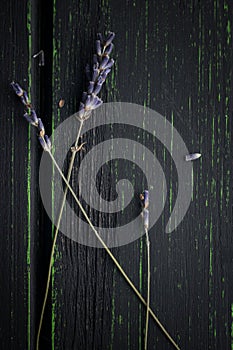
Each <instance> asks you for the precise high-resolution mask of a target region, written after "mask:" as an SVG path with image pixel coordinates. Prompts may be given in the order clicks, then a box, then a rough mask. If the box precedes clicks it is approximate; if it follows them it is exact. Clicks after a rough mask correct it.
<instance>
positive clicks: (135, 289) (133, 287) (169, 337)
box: [48, 151, 180, 350]
mask: <svg viewBox="0 0 233 350" xmlns="http://www.w3.org/2000/svg"><path fill="white" fill-rule="evenodd" d="M48 153H49V155H50V157H51V159H52V162H53V164H54V165H55V167H56V168H57V170H58V172H59V174H60V175H61V177H62V179H63V180H64V182H65V184H66V185H67V187H68V189H69V191H70V192H71V194H72V196H73V197H74V200H75V201H76V203H77V204H78V206H79V208H80V210H81V212H82V213H83V215H84V217H85V219H86V220H87V222H88V224H89V226H90V227H91V229H92V231H93V232H94V234H95V236H96V237H97V239H98V240H99V241H100V243H101V244H102V246H103V247H104V249H105V250H106V252H107V253H108V255H109V256H110V258H111V259H112V260H113V262H114V264H115V265H116V266H117V268H118V270H119V271H120V273H121V274H122V275H123V277H124V278H125V280H126V281H127V283H128V284H129V285H130V287H131V288H132V289H133V291H134V292H135V294H136V295H137V296H138V298H139V299H140V300H141V302H142V303H143V304H144V305H145V306H147V302H146V300H145V299H144V298H143V297H142V295H141V293H140V292H139V291H138V289H137V288H136V287H135V285H134V284H133V282H132V281H131V279H130V278H129V277H128V275H127V274H126V272H125V271H124V269H123V268H122V267H121V265H120V264H119V262H118V261H117V259H116V258H115V257H114V255H113V254H112V252H111V251H110V249H109V248H108V246H107V245H106V244H105V242H104V241H103V240H102V238H101V237H100V235H99V233H98V232H97V230H96V229H95V227H94V225H93V224H92V222H91V220H90V218H89V217H88V215H87V213H86V212H85V210H84V208H83V206H82V204H81V203H80V201H79V199H78V198H77V196H76V194H75V192H74V191H73V189H72V187H71V186H70V184H69V182H68V181H67V179H66V178H65V176H64V174H63V173H62V171H61V169H60V167H59V165H58V164H57V162H56V160H55V158H54V156H53V155H52V153H51V152H50V151H48ZM149 313H150V315H151V316H152V317H153V319H154V320H155V322H156V323H157V325H158V326H159V327H160V329H161V330H162V332H163V333H164V334H165V335H166V337H167V338H168V339H169V341H170V342H171V343H172V344H173V346H174V347H175V348H176V349H177V350H180V348H179V346H178V345H177V344H176V342H175V341H174V340H173V338H172V337H171V336H170V334H169V333H168V332H167V330H166V329H165V328H164V326H163V325H162V323H161V322H160V321H159V319H158V318H157V316H156V315H155V314H154V312H153V310H151V308H150V307H149Z"/></svg>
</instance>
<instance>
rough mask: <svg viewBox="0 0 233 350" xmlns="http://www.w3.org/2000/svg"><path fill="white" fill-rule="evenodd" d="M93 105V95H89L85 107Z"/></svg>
mask: <svg viewBox="0 0 233 350" xmlns="http://www.w3.org/2000/svg"><path fill="white" fill-rule="evenodd" d="M90 105H91V96H90V95H87V99H86V103H85V109H86V108H88V107H90Z"/></svg>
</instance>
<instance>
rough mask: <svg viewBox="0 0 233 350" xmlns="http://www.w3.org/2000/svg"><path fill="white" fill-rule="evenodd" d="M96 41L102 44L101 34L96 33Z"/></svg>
mask: <svg viewBox="0 0 233 350" xmlns="http://www.w3.org/2000/svg"><path fill="white" fill-rule="evenodd" d="M97 39H98V40H99V41H100V42H101V44H103V36H102V34H101V33H97Z"/></svg>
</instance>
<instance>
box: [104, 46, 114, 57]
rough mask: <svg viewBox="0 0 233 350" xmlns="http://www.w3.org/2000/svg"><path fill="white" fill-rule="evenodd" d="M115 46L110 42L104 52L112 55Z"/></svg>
mask: <svg viewBox="0 0 233 350" xmlns="http://www.w3.org/2000/svg"><path fill="white" fill-rule="evenodd" d="M113 47H114V45H113V44H110V45H109V46H108V47H106V49H105V51H104V54H105V55H110V53H111V52H112V50H113Z"/></svg>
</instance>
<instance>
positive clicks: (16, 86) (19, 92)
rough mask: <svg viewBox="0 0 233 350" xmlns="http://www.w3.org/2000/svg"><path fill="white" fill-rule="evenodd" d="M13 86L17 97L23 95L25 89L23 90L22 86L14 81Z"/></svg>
mask: <svg viewBox="0 0 233 350" xmlns="http://www.w3.org/2000/svg"><path fill="white" fill-rule="evenodd" d="M11 86H12V88H13V90H14V92H15V93H16V95H17V96H22V95H23V89H22V88H21V86H20V85H19V84H18V83H15V82H14V81H12V83H11Z"/></svg>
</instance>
